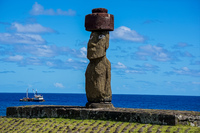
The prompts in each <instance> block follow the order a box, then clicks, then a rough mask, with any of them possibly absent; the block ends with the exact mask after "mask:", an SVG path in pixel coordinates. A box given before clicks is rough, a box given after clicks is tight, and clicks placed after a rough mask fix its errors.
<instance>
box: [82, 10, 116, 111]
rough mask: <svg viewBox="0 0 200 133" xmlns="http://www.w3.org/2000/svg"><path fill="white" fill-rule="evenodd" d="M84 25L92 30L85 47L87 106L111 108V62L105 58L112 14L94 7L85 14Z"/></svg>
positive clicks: (112, 20)
mask: <svg viewBox="0 0 200 133" xmlns="http://www.w3.org/2000/svg"><path fill="white" fill-rule="evenodd" d="M85 27H86V30H87V31H92V33H91V35H90V40H89V42H88V47H87V58H88V59H89V60H90V63H89V64H88V67H87V70H86V73H85V77H86V88H85V90H86V95H87V100H88V103H87V104H86V107H89V108H113V105H112V103H111V100H112V92H111V85H110V82H111V64H110V61H109V60H108V59H107V58H106V50H107V49H108V47H109V31H112V30H113V29H114V16H113V15H111V14H107V9H104V8H96V9H93V10H92V14H89V15H86V17H85Z"/></svg>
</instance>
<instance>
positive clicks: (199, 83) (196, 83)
mask: <svg viewBox="0 0 200 133" xmlns="http://www.w3.org/2000/svg"><path fill="white" fill-rule="evenodd" d="M192 84H195V85H200V82H192Z"/></svg>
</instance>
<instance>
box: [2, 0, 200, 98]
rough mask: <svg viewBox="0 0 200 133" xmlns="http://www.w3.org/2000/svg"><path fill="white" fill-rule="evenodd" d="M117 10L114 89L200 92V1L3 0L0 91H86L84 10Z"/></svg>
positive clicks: (113, 45) (113, 44)
mask: <svg viewBox="0 0 200 133" xmlns="http://www.w3.org/2000/svg"><path fill="white" fill-rule="evenodd" d="M98 7H102V8H107V9H108V13H110V14H113V15H114V24H115V26H114V27H115V30H114V31H112V32H110V46H109V48H108V50H107V58H108V59H109V60H110V62H111V68H112V70H111V74H112V76H111V88H112V92H113V94H152V95H192V96H200V14H199V12H200V1H199V0H124V1H118V0H115V1H108V0H101V1H94V0H93V1H92V0H88V1H87V2H86V1H82V0H76V1H68V0H57V1H56V2H55V1H53V0H37V1H34V0H18V1H15V0H13V1H12V0H1V1H0V79H1V80H0V92H19V93H21V92H26V88H29V90H32V89H38V91H39V92H41V93H85V76H84V74H85V70H86V67H87V64H88V63H89V60H88V59H87V58H86V53H87V42H88V40H89V36H90V32H88V31H85V27H84V21H85V15H87V14H90V13H91V10H92V9H93V8H98Z"/></svg>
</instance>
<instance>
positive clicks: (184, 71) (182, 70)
mask: <svg viewBox="0 0 200 133" xmlns="http://www.w3.org/2000/svg"><path fill="white" fill-rule="evenodd" d="M173 69H174V70H173V71H170V72H165V73H166V74H169V75H171V74H177V75H185V76H194V77H200V70H194V69H189V68H188V67H182V68H180V69H176V68H173Z"/></svg>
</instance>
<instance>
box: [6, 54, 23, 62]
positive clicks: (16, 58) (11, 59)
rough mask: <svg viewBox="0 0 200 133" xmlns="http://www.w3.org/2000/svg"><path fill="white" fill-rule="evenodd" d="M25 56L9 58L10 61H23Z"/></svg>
mask: <svg viewBox="0 0 200 133" xmlns="http://www.w3.org/2000/svg"><path fill="white" fill-rule="evenodd" d="M23 58H24V57H23V56H21V55H15V56H10V57H8V58H7V60H8V61H21V60H23Z"/></svg>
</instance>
